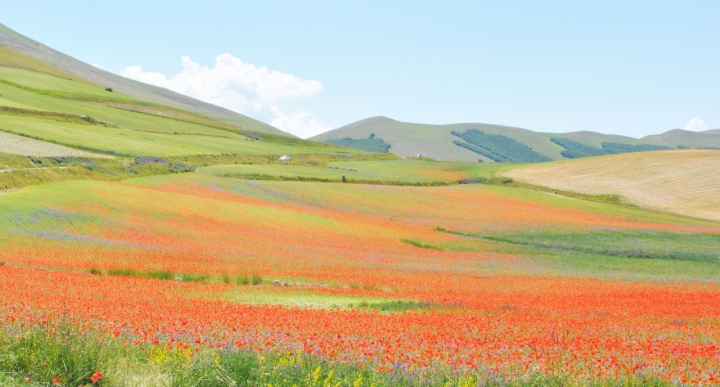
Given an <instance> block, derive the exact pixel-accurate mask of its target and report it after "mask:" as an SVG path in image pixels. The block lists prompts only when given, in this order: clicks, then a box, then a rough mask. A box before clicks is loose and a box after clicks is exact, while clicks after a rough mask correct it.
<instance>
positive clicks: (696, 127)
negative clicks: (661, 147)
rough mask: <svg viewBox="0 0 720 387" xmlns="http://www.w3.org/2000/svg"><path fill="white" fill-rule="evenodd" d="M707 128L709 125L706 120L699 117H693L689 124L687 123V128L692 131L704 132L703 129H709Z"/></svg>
mask: <svg viewBox="0 0 720 387" xmlns="http://www.w3.org/2000/svg"><path fill="white" fill-rule="evenodd" d="M707 128H708V126H707V124H706V123H705V121H703V120H701V119H699V118H693V119H692V120H690V122H688V124H687V125H685V130H690V131H692V132H702V131H703V130H707Z"/></svg>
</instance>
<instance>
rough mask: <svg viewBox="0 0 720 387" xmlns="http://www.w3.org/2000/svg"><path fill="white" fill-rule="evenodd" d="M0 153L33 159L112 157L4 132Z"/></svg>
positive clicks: (0, 133)
mask: <svg viewBox="0 0 720 387" xmlns="http://www.w3.org/2000/svg"><path fill="white" fill-rule="evenodd" d="M0 152H1V153H9V154H13V155H22V156H35V157H53V156H72V157H94V158H112V156H107V155H99V154H95V153H90V152H84V151H81V150H77V149H72V148H67V147H64V146H62V145H56V144H52V143H49V142H44V141H39V140H34V139H32V138H27V137H23V136H18V135H15V134H10V133H5V132H0Z"/></svg>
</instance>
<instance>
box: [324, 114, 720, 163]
mask: <svg viewBox="0 0 720 387" xmlns="http://www.w3.org/2000/svg"><path fill="white" fill-rule="evenodd" d="M478 133H482V135H479V134H478ZM371 134H374V135H375V139H376V140H382V141H383V142H384V143H386V144H388V145H389V146H390V148H389V152H392V153H395V154H396V155H398V156H403V157H404V156H417V155H418V154H420V155H423V156H425V157H431V158H436V159H441V160H454V161H484V162H540V161H550V160H562V159H566V158H577V157H587V156H597V155H603V154H617V153H628V152H638V151H648V150H664V149H683V148H696V147H702V148H709V149H713V148H716V147H717V148H720V130H708V131H705V132H699V133H697V132H689V131H686V130H680V129H676V130H671V131H669V132H666V133H663V134H659V135H652V136H647V137H643V138H641V139H636V138H632V137H626V136H619V135H612V134H601V133H596V132H589V131H578V132H571V133H540V132H533V131H531V130H527V129H522V128H516V127H511V126H503V125H489V124H481V123H466V124H451V125H428V124H415V123H408V122H400V121H396V120H393V119H390V118H386V117H372V118H368V119H365V120H362V121H358V122H355V123H352V124H349V125H346V126H343V127H341V128H338V129H335V130H331V131H329V132H325V133H322V134H320V135H317V136H315V137H313V138H311V139H312V140H315V141H321V142H328V143H334V144H338V145H342V142H345V143H351V142H353V141H359V140H363V139H367V138H369V136H370V135H371ZM481 136H482V137H481ZM344 146H349V145H344Z"/></svg>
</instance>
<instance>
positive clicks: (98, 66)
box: [93, 63, 105, 70]
mask: <svg viewBox="0 0 720 387" xmlns="http://www.w3.org/2000/svg"><path fill="white" fill-rule="evenodd" d="M93 66H94V67H97V68H99V69H100V70H105V67H103V66H102V65H99V64H97V63H93Z"/></svg>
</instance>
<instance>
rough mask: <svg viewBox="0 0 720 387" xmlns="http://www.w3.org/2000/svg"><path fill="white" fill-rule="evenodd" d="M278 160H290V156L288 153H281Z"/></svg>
mask: <svg viewBox="0 0 720 387" xmlns="http://www.w3.org/2000/svg"><path fill="white" fill-rule="evenodd" d="M280 161H290V156H288V155H283V156H281V157H280Z"/></svg>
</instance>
